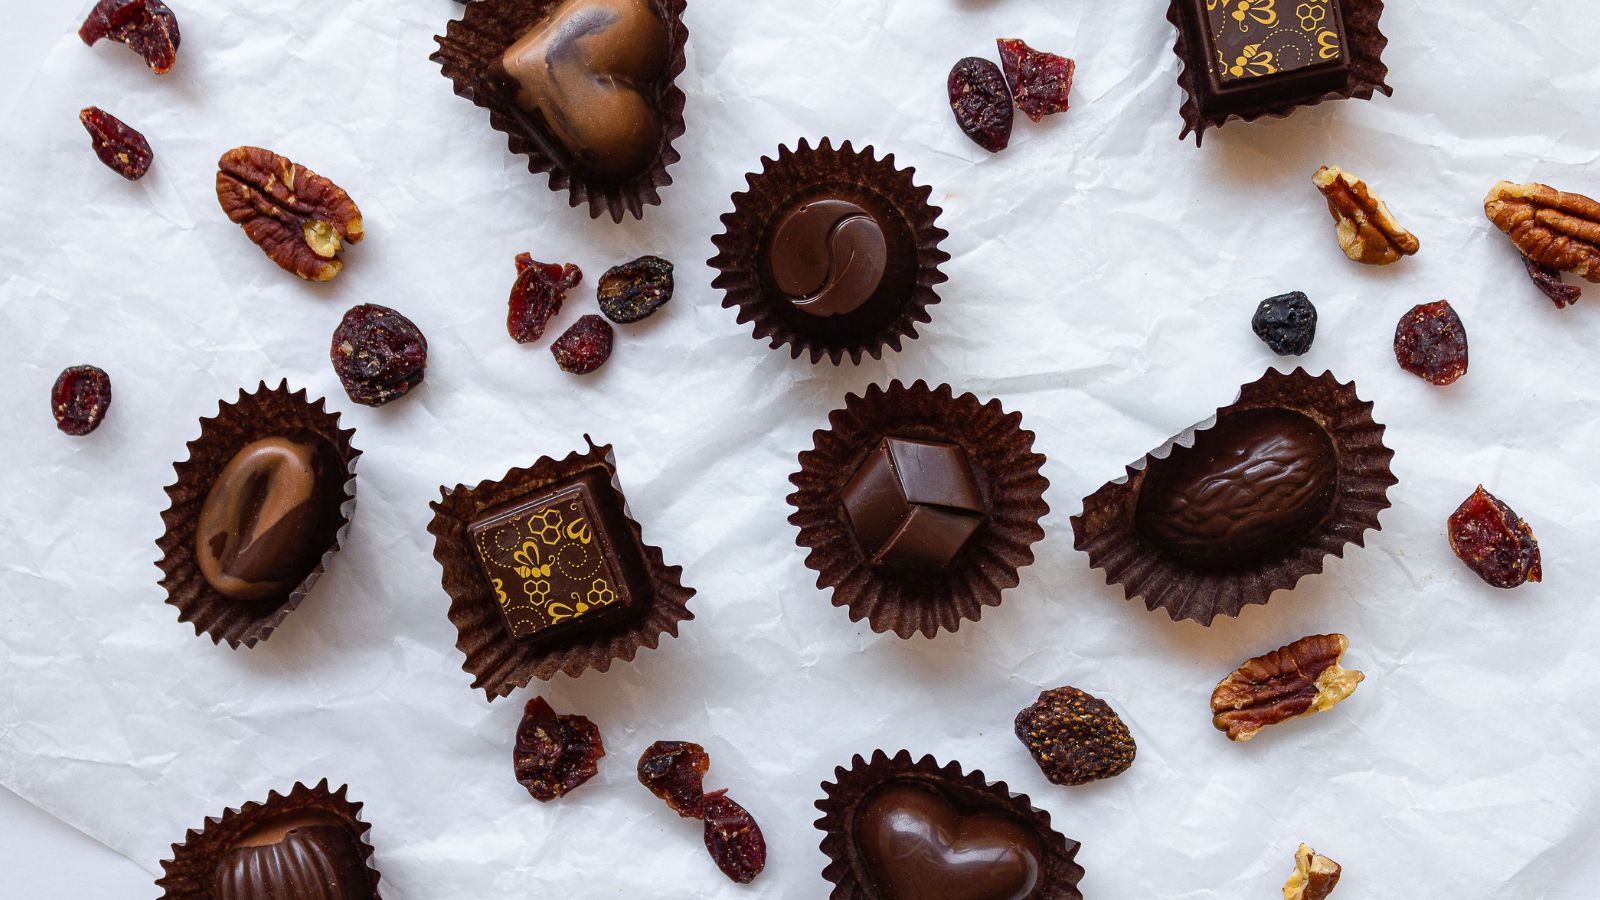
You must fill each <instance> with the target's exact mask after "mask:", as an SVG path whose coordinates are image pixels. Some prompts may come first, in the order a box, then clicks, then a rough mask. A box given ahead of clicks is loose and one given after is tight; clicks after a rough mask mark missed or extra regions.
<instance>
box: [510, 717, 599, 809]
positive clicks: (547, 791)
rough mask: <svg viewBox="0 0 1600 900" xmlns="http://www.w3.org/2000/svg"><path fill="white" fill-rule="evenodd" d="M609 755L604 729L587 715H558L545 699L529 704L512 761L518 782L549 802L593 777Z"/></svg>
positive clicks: (536, 796) (534, 797) (539, 799)
mask: <svg viewBox="0 0 1600 900" xmlns="http://www.w3.org/2000/svg"><path fill="white" fill-rule="evenodd" d="M605 755H606V748H605V745H604V744H602V743H601V742H600V729H599V728H598V727H596V726H595V724H594V723H593V722H591V721H589V720H588V719H587V718H585V717H584V716H558V715H556V711H555V710H553V709H551V708H550V704H549V703H547V702H546V701H545V699H544V698H543V697H535V698H533V699H532V700H529V701H528V705H527V706H526V707H525V708H524V709H523V711H522V724H520V725H518V726H517V743H516V747H515V748H514V749H513V750H512V754H511V759H512V762H513V763H514V764H515V766H516V771H517V781H518V783H520V784H521V785H522V786H523V787H525V788H527V789H528V793H529V794H530V795H532V796H533V799H535V800H538V801H539V802H541V803H548V802H550V801H551V800H554V799H556V798H557V797H560V796H562V795H564V794H566V793H568V792H570V791H571V790H572V789H573V788H576V787H577V786H579V785H581V784H583V783H584V782H585V781H588V780H589V779H591V778H593V777H594V776H595V773H596V772H598V771H600V766H599V763H600V757H602V756H605Z"/></svg>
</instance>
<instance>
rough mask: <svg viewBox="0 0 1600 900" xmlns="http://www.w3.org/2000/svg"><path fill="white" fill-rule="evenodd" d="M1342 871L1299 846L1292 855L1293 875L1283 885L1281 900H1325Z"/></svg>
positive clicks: (1309, 850) (1336, 865) (1313, 851)
mask: <svg viewBox="0 0 1600 900" xmlns="http://www.w3.org/2000/svg"><path fill="white" fill-rule="evenodd" d="M1342 871H1343V870H1342V869H1340V868H1339V864H1338V863H1336V862H1334V861H1333V860H1331V859H1329V858H1327V857H1326V856H1323V855H1321V854H1319V853H1317V851H1315V850H1313V849H1311V848H1310V847H1307V846H1306V845H1305V844H1301V845H1300V849H1299V850H1297V851H1295V854H1294V874H1293V875H1290V876H1289V880H1288V881H1286V882H1284V885H1283V900H1327V896H1328V895H1329V894H1331V893H1333V889H1334V888H1335V887H1337V886H1338V884H1339V875H1340V873H1341V872H1342Z"/></svg>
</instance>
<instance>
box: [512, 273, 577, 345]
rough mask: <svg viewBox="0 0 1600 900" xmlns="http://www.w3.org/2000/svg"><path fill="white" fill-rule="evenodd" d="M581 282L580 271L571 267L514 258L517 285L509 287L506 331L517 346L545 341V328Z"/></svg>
mask: <svg viewBox="0 0 1600 900" xmlns="http://www.w3.org/2000/svg"><path fill="white" fill-rule="evenodd" d="M582 280H583V271H582V270H580V269H579V268H578V267H577V266H574V265H571V264H570V263H569V264H567V265H565V266H562V265H557V264H555V263H542V262H535V261H534V259H533V257H532V256H531V255H529V254H527V253H522V254H519V255H518V256H517V283H516V284H514V285H512V286H511V312H510V314H509V315H507V316H506V330H507V331H509V332H511V337H512V338H513V339H515V340H516V342H517V343H519V344H527V343H530V342H532V341H537V340H538V339H539V338H542V337H544V328H545V326H546V325H547V324H549V322H550V320H551V319H552V318H554V317H555V314H556V313H558V312H560V311H561V301H562V300H565V299H566V296H567V291H569V290H571V289H572V288H573V287H574V286H576V285H577V283H578V282H580V281H582Z"/></svg>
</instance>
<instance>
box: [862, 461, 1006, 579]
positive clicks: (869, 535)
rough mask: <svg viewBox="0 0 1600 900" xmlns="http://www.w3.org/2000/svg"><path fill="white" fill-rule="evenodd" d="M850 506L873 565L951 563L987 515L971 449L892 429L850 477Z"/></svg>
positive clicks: (924, 566) (936, 566)
mask: <svg viewBox="0 0 1600 900" xmlns="http://www.w3.org/2000/svg"><path fill="white" fill-rule="evenodd" d="M842 499H843V500H844V508H845V512H846V513H847V514H848V515H849V517H850V527H851V529H852V530H853V531H854V532H855V535H856V540H857V542H859V543H860V545H861V549H862V551H863V552H864V553H865V554H866V555H867V559H868V560H869V561H871V562H872V564H873V565H880V566H893V567H896V568H903V569H911V570H918V569H920V570H930V569H931V570H938V569H943V568H945V567H946V566H948V565H950V563H951V561H953V560H954V559H955V558H956V556H957V555H958V554H959V553H960V552H961V548H962V547H964V546H966V543H967V540H968V539H969V538H971V537H972V535H973V534H974V533H976V532H977V530H978V528H979V527H981V526H982V525H983V522H984V519H985V518H986V517H987V516H988V509H987V508H986V507H985V506H984V502H983V495H982V493H981V492H980V491H979V490H978V484H977V480H976V479H975V478H974V477H973V474H972V466H971V465H970V464H968V462H967V455H966V453H965V452H963V451H962V449H961V448H960V447H959V446H957V445H955V444H947V443H943V442H939V441H924V440H917V439H913V438H900V437H886V438H884V439H883V440H882V441H880V442H879V444H878V446H876V447H874V448H873V450H872V452H871V453H868V454H867V458H866V461H865V462H863V463H862V464H861V467H860V468H859V469H857V470H856V473H855V475H853V476H851V478H850V481H849V482H848V483H847V484H846V485H845V488H844V496H843V498H842Z"/></svg>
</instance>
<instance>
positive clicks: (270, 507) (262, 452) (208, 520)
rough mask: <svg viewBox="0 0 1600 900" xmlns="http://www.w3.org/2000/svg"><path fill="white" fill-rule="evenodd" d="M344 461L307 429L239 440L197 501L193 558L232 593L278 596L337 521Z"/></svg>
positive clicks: (306, 567)
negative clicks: (301, 432)
mask: <svg viewBox="0 0 1600 900" xmlns="http://www.w3.org/2000/svg"><path fill="white" fill-rule="evenodd" d="M342 471H343V467H342V466H341V465H340V464H339V458H338V454H337V453H336V452H335V451H334V449H333V448H332V447H331V446H329V445H328V443H327V442H326V441H324V440H322V439H321V438H319V437H316V436H315V435H311V434H304V435H300V436H297V437H293V438H289V437H269V438H262V439H260V440H257V441H254V442H252V443H249V444H246V445H245V446H244V447H243V448H242V449H240V450H239V452H237V453H235V454H234V455H233V458H232V459H231V460H229V461H228V464H227V466H225V467H224V468H223V470H222V473H221V474H219V475H218V476H217V478H216V480H215V481H214V482H212V484H211V489H210V491H209V492H208V493H207V494H206V499H205V503H204V504H203V505H202V506H201V508H200V517H199V519H198V522H197V524H196V527H195V547H194V555H195V562H196V564H197V565H198V566H199V568H200V574H201V575H202V576H204V578H205V580H206V582H207V583H208V584H210V585H211V586H212V587H213V588H216V590H217V592H218V593H220V594H222V595H223V596H224V597H227V598H229V599H231V600H243V601H255V600H268V599H273V598H281V597H282V596H283V595H285V594H287V593H288V592H289V591H290V590H292V589H293V588H294V587H295V586H296V585H297V584H299V583H300V582H301V581H302V580H303V579H304V578H305V577H306V575H307V574H308V573H309V572H310V571H311V570H312V568H314V567H315V566H316V564H317V560H318V558H320V557H321V555H322V552H323V551H324V550H326V549H327V547H328V544H329V542H331V541H332V540H333V534H334V531H335V530H336V529H337V528H338V527H339V520H340V513H339V505H340V503H341V501H342V500H343V499H344V497H343V490H342V488H343V481H344V478H343V477H342Z"/></svg>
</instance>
